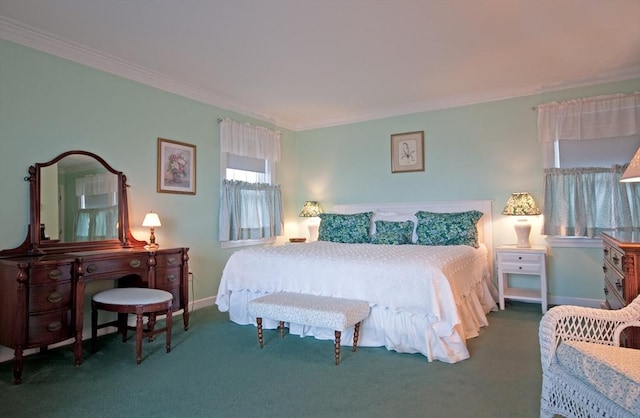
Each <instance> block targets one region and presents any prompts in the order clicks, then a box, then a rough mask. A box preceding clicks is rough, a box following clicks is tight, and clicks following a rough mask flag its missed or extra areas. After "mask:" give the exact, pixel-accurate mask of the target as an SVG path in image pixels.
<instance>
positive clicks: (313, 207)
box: [298, 200, 323, 218]
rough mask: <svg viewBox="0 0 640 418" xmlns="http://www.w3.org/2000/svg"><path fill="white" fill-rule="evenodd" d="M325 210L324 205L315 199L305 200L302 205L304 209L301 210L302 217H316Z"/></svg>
mask: <svg viewBox="0 0 640 418" xmlns="http://www.w3.org/2000/svg"><path fill="white" fill-rule="evenodd" d="M322 212H323V210H322V206H320V203H318V202H316V201H315V200H307V201H306V202H304V206H303V207H302V211H301V212H300V215H298V216H300V217H301V218H314V217H316V216H318V215H320V214H321V213H322Z"/></svg>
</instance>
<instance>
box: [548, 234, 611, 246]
mask: <svg viewBox="0 0 640 418" xmlns="http://www.w3.org/2000/svg"><path fill="white" fill-rule="evenodd" d="M546 240H547V243H549V245H550V246H551V247H568V248H602V239H601V238H584V237H561V236H548V237H547V238H546Z"/></svg>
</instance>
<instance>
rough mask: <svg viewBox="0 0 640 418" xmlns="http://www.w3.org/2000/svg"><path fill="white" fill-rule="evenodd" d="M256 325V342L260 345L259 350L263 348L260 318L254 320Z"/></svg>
mask: <svg viewBox="0 0 640 418" xmlns="http://www.w3.org/2000/svg"><path fill="white" fill-rule="evenodd" d="M256 323H257V324H258V342H259V343H260V348H262V347H264V338H263V337H264V336H263V335H262V318H256Z"/></svg>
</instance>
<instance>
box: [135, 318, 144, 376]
mask: <svg viewBox="0 0 640 418" xmlns="http://www.w3.org/2000/svg"><path fill="white" fill-rule="evenodd" d="M142 315H143V314H142V312H141V311H140V312H136V363H137V364H140V363H141V362H142Z"/></svg>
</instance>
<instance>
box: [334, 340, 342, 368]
mask: <svg viewBox="0 0 640 418" xmlns="http://www.w3.org/2000/svg"><path fill="white" fill-rule="evenodd" d="M341 335H342V332H340V331H336V350H335V351H336V366H337V365H339V364H340V336H341Z"/></svg>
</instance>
